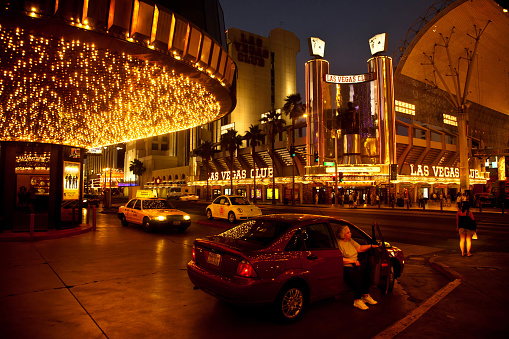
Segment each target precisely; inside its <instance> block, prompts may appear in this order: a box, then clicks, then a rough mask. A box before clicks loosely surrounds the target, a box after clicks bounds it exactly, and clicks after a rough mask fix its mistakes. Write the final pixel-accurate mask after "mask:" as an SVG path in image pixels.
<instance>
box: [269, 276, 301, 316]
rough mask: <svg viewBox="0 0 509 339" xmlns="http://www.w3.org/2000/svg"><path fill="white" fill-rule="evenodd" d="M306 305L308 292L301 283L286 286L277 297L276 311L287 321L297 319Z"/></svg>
mask: <svg viewBox="0 0 509 339" xmlns="http://www.w3.org/2000/svg"><path fill="white" fill-rule="evenodd" d="M305 305H306V292H305V290H304V288H302V286H300V285H299V284H295V285H289V286H286V287H284V288H283V289H282V290H281V292H279V295H278V297H277V299H276V304H275V311H276V312H277V315H278V317H279V319H280V320H281V321H283V322H286V323H291V322H295V321H297V320H298V319H299V318H300V317H301V315H302V312H303V311H304V307H305Z"/></svg>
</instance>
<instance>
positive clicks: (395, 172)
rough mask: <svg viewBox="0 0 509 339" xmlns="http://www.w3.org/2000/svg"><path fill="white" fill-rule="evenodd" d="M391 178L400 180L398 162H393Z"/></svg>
mask: <svg viewBox="0 0 509 339" xmlns="http://www.w3.org/2000/svg"><path fill="white" fill-rule="evenodd" d="M391 180H398V164H391Z"/></svg>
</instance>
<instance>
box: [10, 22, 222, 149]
mask: <svg viewBox="0 0 509 339" xmlns="http://www.w3.org/2000/svg"><path fill="white" fill-rule="evenodd" d="M0 60H1V64H0V108H1V112H0V140H4V141H27V142H44V143H54V144H62V145H70V146H75V147H81V148H93V147H99V146H104V145H111V144H116V143H121V142H126V141H130V140H136V139H141V138H146V137H151V136H155V135H161V134H166V133H171V132H175V131H179V130H183V129H187V128H192V127H196V126H199V125H203V124H206V123H208V122H210V121H212V120H213V119H215V118H216V117H217V115H218V114H219V112H220V105H219V103H218V101H217V99H216V98H215V97H214V96H213V95H212V94H211V93H210V92H208V91H207V90H206V89H205V88H204V87H203V86H201V85H200V84H197V83H195V82H193V81H191V80H190V79H189V78H187V77H184V76H182V75H178V74H175V72H174V71H173V70H167V69H165V68H164V67H161V66H158V65H154V64H150V63H148V62H146V61H142V60H139V59H137V58H134V57H132V56H129V55H126V54H119V53H114V52H111V51H108V50H102V49H97V48H95V47H94V45H93V44H89V43H83V42H80V41H65V40H58V39H55V38H52V37H43V36H34V35H32V34H28V33H26V32H25V31H24V30H23V29H21V28H15V29H13V28H8V27H3V26H0Z"/></svg>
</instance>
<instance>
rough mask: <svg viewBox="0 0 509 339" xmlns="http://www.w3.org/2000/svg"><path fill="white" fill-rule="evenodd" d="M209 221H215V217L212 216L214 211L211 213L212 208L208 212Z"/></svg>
mask: <svg viewBox="0 0 509 339" xmlns="http://www.w3.org/2000/svg"><path fill="white" fill-rule="evenodd" d="M207 219H209V220H212V219H214V217H213V216H212V211H211V209H210V208H209V209H208V210H207Z"/></svg>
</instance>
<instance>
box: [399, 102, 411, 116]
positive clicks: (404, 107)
mask: <svg viewBox="0 0 509 339" xmlns="http://www.w3.org/2000/svg"><path fill="white" fill-rule="evenodd" d="M395 104H396V107H395V110H396V112H400V113H404V114H409V115H415V105H412V104H409V103H408V102H403V101H399V100H395Z"/></svg>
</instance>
